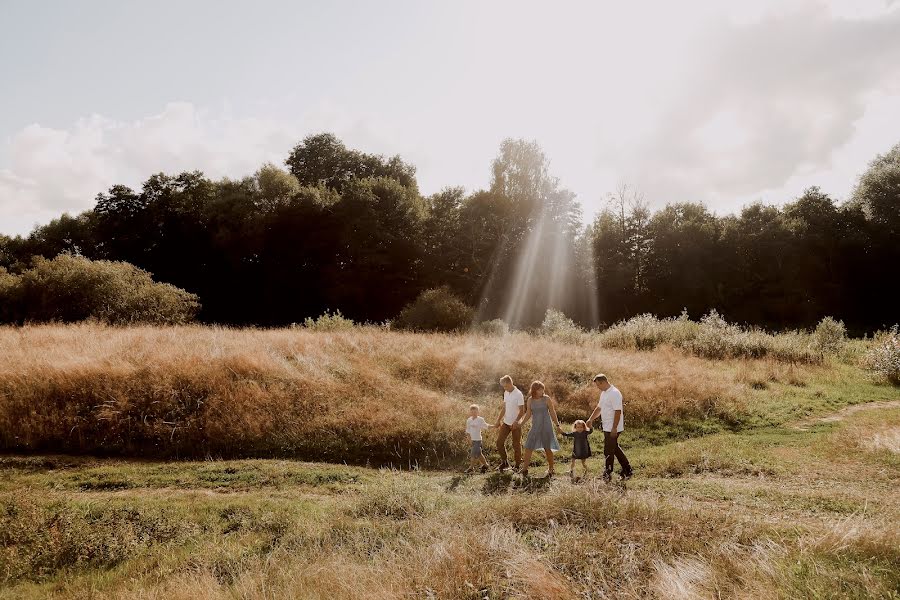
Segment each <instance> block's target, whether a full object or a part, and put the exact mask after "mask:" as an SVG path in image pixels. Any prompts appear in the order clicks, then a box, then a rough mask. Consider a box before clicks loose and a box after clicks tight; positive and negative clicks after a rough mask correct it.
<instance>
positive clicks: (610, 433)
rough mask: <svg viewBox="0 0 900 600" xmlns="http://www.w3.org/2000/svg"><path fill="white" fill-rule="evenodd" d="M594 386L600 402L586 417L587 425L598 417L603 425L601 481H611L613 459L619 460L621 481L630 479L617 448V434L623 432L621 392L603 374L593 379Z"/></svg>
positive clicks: (626, 465)
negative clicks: (603, 460)
mask: <svg viewBox="0 0 900 600" xmlns="http://www.w3.org/2000/svg"><path fill="white" fill-rule="evenodd" d="M594 385H595V386H597V389H598V390H600V401H599V402H597V408H595V409H594V412H592V413H591V416H590V417H588V420H587V422H588V425H590V424H591V423H593V422H594V419H596V418H597V416H598V415H599V416H600V423H601V424H602V425H603V455H604V456H605V457H606V469H605V470H604V471H603V479H604V480H606V481H609V480H610V479H612V473H613V466H614V465H615V459H619V466H621V467H622V473H621V475H622V479H629V478H631V476H632V474H633V473H634V472H633V471H632V469H631V464H630V463H629V462H628V457H626V456H625V453H624V452H622V448H620V447H619V434H620V433H622V431H624V430H625V414H624V412H623V410H622V392H620V391H619V388H617V387H616V386H614V385H612V384H611V383H610V382H609V379H608V378H607V377H606V375H604V374H603V373H600V374H599V375H597V376H596V377H594Z"/></svg>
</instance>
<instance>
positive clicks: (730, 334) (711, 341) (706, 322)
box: [682, 310, 822, 363]
mask: <svg viewBox="0 0 900 600" xmlns="http://www.w3.org/2000/svg"><path fill="white" fill-rule="evenodd" d="M682 347H684V348H685V349H687V350H688V351H690V352H691V353H692V354H694V355H696V356H700V357H702V358H710V359H726V358H763V357H765V356H768V357H771V358H774V359H776V360H781V361H785V362H803V363H817V362H820V361H821V360H822V353H821V351H819V350H818V349H817V348H815V347H814V344H813V343H811V342H810V336H808V335H806V334H803V333H797V332H789V333H780V334H778V335H771V334H768V333H766V332H764V331H761V330H759V329H750V330H743V329H741V328H740V327H738V326H737V325H734V324H732V323H729V322H728V321H726V320H725V319H724V318H723V317H722V316H721V315H720V314H719V313H718V312H716V311H715V310H711V311H710V312H709V314H707V315H706V316H704V317H703V318H702V319H700V326H699V328H698V330H697V335H696V336H695V337H694V338H693V339H691V340H688V341H687V342H685V343H683V344H682Z"/></svg>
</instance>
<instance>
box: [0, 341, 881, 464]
mask: <svg viewBox="0 0 900 600" xmlns="http://www.w3.org/2000/svg"><path fill="white" fill-rule="evenodd" d="M0 355H2V356H3V357H4V360H3V361H0V450H6V451H27V452H64V453H71V454H77V453H88V454H101V455H120V456H132V457H156V458H206V457H212V458H243V457H288V458H300V459H307V460H309V459H314V460H328V461H333V462H351V463H356V464H369V465H385V464H390V465H395V466H402V467H409V466H410V465H416V464H418V465H423V466H440V465H446V464H449V463H453V462H455V461H457V460H459V459H460V458H461V457H463V456H464V455H465V440H464V438H463V436H462V435H461V433H460V429H461V427H460V423H461V422H462V420H464V418H465V416H466V408H467V406H468V404H469V403H471V402H478V403H481V404H482V405H484V407H485V408H484V414H485V415H486V416H488V417H489V418H493V416H494V415H496V413H497V410H498V408H499V403H500V398H501V395H500V389H499V385H498V379H499V378H500V377H501V376H502V375H504V374H507V373H510V374H512V375H513V376H514V377H515V378H516V380H517V382H518V383H519V384H520V386H522V387H527V385H528V384H529V383H530V382H531V381H532V380H534V379H541V380H543V381H545V382H546V383H547V385H548V389H549V391H550V393H551V395H552V396H553V397H554V398H555V399H556V400H557V402H558V403H559V412H560V415H561V417H562V418H563V419H564V420H566V421H571V420H574V419H576V418H583V417H584V416H586V415H587V414H588V412H589V411H590V409H591V407H592V406H593V404H594V403H595V402H596V394H597V392H596V390H595V389H594V388H593V386H592V385H591V377H592V376H593V375H594V374H595V373H596V372H598V371H601V370H602V371H605V372H606V373H608V374H610V375H611V377H613V379H614V381H615V382H616V383H617V384H618V385H619V387H620V388H621V389H622V390H623V392H624V393H625V398H626V402H627V410H628V423H629V427H631V428H635V427H636V428H641V429H642V431H643V433H642V435H643V436H646V437H648V439H649V437H653V438H654V439H657V440H661V439H666V438H668V437H670V436H673V435H674V436H680V437H686V436H690V435H696V434H698V433H705V432H711V431H720V430H724V429H736V428H744V427H748V426H756V425H759V424H766V423H769V422H772V420H773V419H774V420H775V421H778V420H779V419H784V418H787V417H788V416H790V415H791V413H792V411H797V410H800V411H803V410H808V409H812V408H815V407H816V406H818V405H821V404H823V403H825V404H827V403H828V402H830V401H831V400H832V399H836V398H837V396H836V395H837V394H838V393H840V391H841V387H840V385H843V384H839V385H838V386H837V387H835V388H834V389H825V391H824V392H823V394H824V395H822V396H820V397H816V396H813V395H811V394H812V389H811V388H810V389H809V390H807V389H805V387H806V383H805V382H806V381H807V380H810V379H811V378H819V377H826V378H827V377H828V376H829V375H828V374H829V373H830V370H829V368H827V367H814V366H794V365H789V364H781V363H777V362H773V361H771V360H769V361H762V360H756V361H738V360H732V361H710V360H704V359H699V358H695V357H691V356H687V355H685V354H684V353H682V352H680V351H676V350H671V349H662V350H658V351H655V352H638V351H621V350H610V349H604V348H601V347H600V346H599V345H597V344H596V343H586V344H579V345H572V344H565V343H561V342H556V341H553V340H551V339H546V338H539V337H534V336H528V335H525V334H515V335H510V336H506V337H486V336H477V335H467V336H463V335H421V334H404V333H398V332H389V331H385V330H383V329H380V328H376V327H371V328H354V329H353V330H350V331H343V332H336V333H316V332H309V331H304V330H231V329H216V328H208V327H170V328H151V327H136V328H127V329H116V328H108V327H101V326H95V325H83V326H70V327H56V326H39V327H25V328H20V329H16V328H8V327H7V328H0ZM857 379H858V376H857ZM823 383H824V381H823ZM773 386H775V387H776V388H779V389H780V388H785V389H786V390H788V392H790V393H787V392H786V393H784V394H781V393H777V394H774V396H775V397H777V398H782V397H784V398H786V399H790V402H789V403H786V404H784V405H782V406H773V402H772V399H771V398H770V396H773V394H772V392H771V391H770V390H771V389H772V388H773ZM869 387H871V388H872V389H875V388H874V387H873V386H869ZM806 392H809V393H806ZM876 393H877V390H876ZM838 401H841V402H850V401H852V398H850V399H849V400H843V399H841V400H838ZM764 406H765V407H768V408H767V409H766V411H768V412H766V411H763V410H761V407H764ZM785 411H786V414H782V413H785Z"/></svg>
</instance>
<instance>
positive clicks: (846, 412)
mask: <svg viewBox="0 0 900 600" xmlns="http://www.w3.org/2000/svg"><path fill="white" fill-rule="evenodd" d="M881 408H900V400H891V401H888V402H884V401H879V402H864V403H862V404H853V405H851V406H847V407H844V408H842V409H841V410H839V411H837V412H836V413H832V414H830V415H825V416H824V417H813V418H808V419H803V420H802V421H798V422H797V423H794V424H793V425H791V428H792V429H797V430H799V431H808V430H809V428H810V427H812V426H813V425H818V424H820V423H837V422H839V421H843V420H844V419H846V418H847V417H849V416H850V415H855V414H856V413H859V412H864V411H867V410H878V409H881Z"/></svg>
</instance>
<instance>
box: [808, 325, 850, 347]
mask: <svg viewBox="0 0 900 600" xmlns="http://www.w3.org/2000/svg"><path fill="white" fill-rule="evenodd" d="M846 341H847V328H846V327H844V322H843V321H837V320H835V319H833V318H832V317H825V318H824V319H822V320H821V321H819V324H818V325H817V326H816V330H815V331H814V332H813V343H814V344H815V346H816V348H817V349H818V350H819V351H820V352H823V353H826V354H836V353H837V352H839V351H840V350H841V349H842V348H843V347H844V344H845V343H846Z"/></svg>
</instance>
